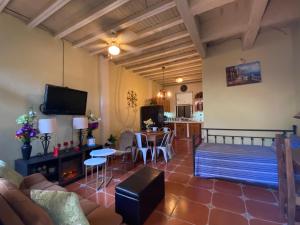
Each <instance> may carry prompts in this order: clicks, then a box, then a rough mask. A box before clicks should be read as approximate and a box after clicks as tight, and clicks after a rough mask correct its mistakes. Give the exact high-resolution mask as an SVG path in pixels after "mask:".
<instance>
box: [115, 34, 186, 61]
mask: <svg viewBox="0 0 300 225" xmlns="http://www.w3.org/2000/svg"><path fill="white" fill-rule="evenodd" d="M188 36H189V34H188V33H187V32H186V31H180V32H177V33H175V34H171V35H168V36H165V37H163V38H160V39H158V40H154V41H150V42H147V43H145V44H143V45H140V46H134V47H137V48H136V49H135V50H133V51H131V52H127V53H124V54H121V55H119V56H116V57H115V58H116V59H119V58H123V57H125V56H128V55H131V54H135V53H136V54H142V53H143V52H144V51H146V50H148V49H151V48H155V47H158V46H161V45H164V44H168V43H170V42H173V41H177V40H179V39H182V38H186V37H188Z"/></svg>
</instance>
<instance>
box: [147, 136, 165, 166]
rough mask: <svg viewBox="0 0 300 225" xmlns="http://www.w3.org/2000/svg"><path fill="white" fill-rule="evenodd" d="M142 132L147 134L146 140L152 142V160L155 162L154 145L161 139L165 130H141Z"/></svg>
mask: <svg viewBox="0 0 300 225" xmlns="http://www.w3.org/2000/svg"><path fill="white" fill-rule="evenodd" d="M142 134H145V135H146V136H147V139H148V142H151V143H152V144H153V150H154V151H153V152H154V162H155V163H156V147H157V145H158V143H159V141H160V140H162V139H163V137H164V134H165V132H164V131H142Z"/></svg>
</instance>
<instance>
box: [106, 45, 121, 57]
mask: <svg viewBox="0 0 300 225" xmlns="http://www.w3.org/2000/svg"><path fill="white" fill-rule="evenodd" d="M108 52H109V54H111V55H119V54H120V52H121V50H120V48H119V47H118V46H117V45H116V44H112V45H111V46H109V47H108Z"/></svg>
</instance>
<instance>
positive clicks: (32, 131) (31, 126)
mask: <svg viewBox="0 0 300 225" xmlns="http://www.w3.org/2000/svg"><path fill="white" fill-rule="evenodd" d="M16 122H17V124H18V125H21V128H20V129H18V130H17V131H16V138H17V139H18V140H19V141H21V142H22V143H23V145H22V147H21V150H22V156H23V159H25V160H28V159H29V158H30V155H31V150H32V146H31V141H32V140H34V139H36V137H37V135H38V130H37V129H36V113H35V112H34V111H32V110H29V112H28V113H26V114H23V115H21V116H19V117H18V118H17V120H16Z"/></svg>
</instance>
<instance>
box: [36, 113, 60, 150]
mask: <svg viewBox="0 0 300 225" xmlns="http://www.w3.org/2000/svg"><path fill="white" fill-rule="evenodd" d="M56 130H57V124H56V119H55V118H52V119H40V120H39V131H40V133H41V134H44V135H42V136H41V137H40V139H41V142H42V145H43V149H44V155H46V154H47V153H48V148H49V144H50V139H51V136H50V135H49V134H52V133H55V132H56Z"/></svg>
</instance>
